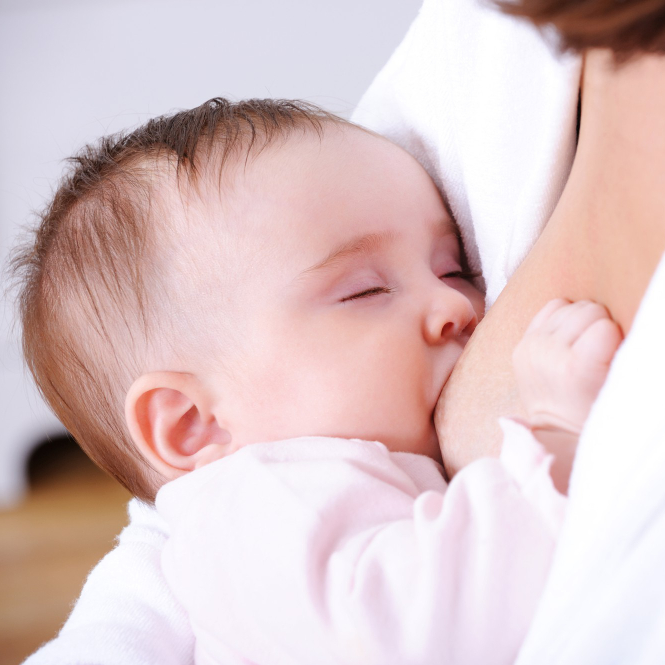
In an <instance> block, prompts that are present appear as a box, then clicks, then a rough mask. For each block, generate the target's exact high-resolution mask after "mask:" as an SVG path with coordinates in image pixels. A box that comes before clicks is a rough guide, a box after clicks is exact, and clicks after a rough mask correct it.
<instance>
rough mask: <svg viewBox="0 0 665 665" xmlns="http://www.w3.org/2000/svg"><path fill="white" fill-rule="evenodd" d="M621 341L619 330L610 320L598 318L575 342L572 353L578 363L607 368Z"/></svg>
mask: <svg viewBox="0 0 665 665" xmlns="http://www.w3.org/2000/svg"><path fill="white" fill-rule="evenodd" d="M622 339H623V337H622V335H621V330H620V328H619V326H618V325H617V324H616V323H615V322H614V321H612V319H610V318H607V317H604V318H599V319H597V320H596V321H595V322H593V323H592V324H591V325H590V326H588V327H587V328H586V329H585V330H584V331H583V332H582V334H581V335H580V336H579V337H578V338H577V339H576V340H575V342H574V344H573V352H574V354H575V357H576V359H577V361H578V362H579V363H582V364H586V365H595V366H609V364H610V363H611V362H612V358H614V354H615V353H616V351H617V349H618V348H619V345H620V344H621V340H622Z"/></svg>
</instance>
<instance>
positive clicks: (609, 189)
mask: <svg viewBox="0 0 665 665" xmlns="http://www.w3.org/2000/svg"><path fill="white" fill-rule="evenodd" d="M582 108H583V112H582V121H581V128H580V138H579V144H578V150H577V154H576V156H575V162H574V165H573V169H572V171H571V174H570V178H569V180H568V183H567V185H566V188H565V190H564V193H563V195H562V197H561V199H560V201H559V204H558V205H557V207H556V209H555V211H554V214H553V215H552V217H551V219H550V221H549V223H548V225H547V227H546V228H545V231H544V232H543V234H542V235H541V237H540V238H539V240H538V242H537V243H536V244H535V245H534V247H533V249H532V250H531V253H530V254H529V255H528V257H527V258H526V259H525V261H524V262H523V263H522V265H521V266H520V268H519V269H518V270H517V271H516V272H515V274H514V276H513V277H512V278H511V280H510V282H509V284H508V286H507V287H506V288H505V290H504V291H503V292H502V294H501V296H500V297H499V298H498V299H497V301H496V303H495V305H494V306H493V307H492V308H491V310H490V311H489V312H488V313H487V315H486V317H485V319H484V321H483V322H482V324H481V325H480V326H479V327H478V329H477V331H476V333H475V334H474V337H473V338H472V340H471V341H470V342H469V344H468V346H467V348H466V350H465V352H464V355H463V356H462V359H461V360H460V362H459V363H458V365H457V367H456V369H455V372H454V373H453V376H452V377H451V379H450V380H449V382H448V384H447V386H446V388H445V390H444V393H443V394H442V399H441V401H440V402H439V408H438V409H437V413H436V422H437V429H438V432H439V438H440V440H441V441H442V449H443V456H444V461H445V465H446V469H447V471H448V473H449V474H450V475H453V474H454V473H455V472H456V471H458V470H459V469H460V468H461V467H463V466H464V465H466V464H468V463H469V462H471V461H473V460H474V459H476V458H478V457H481V456H484V455H496V454H498V451H499V447H500V441H501V439H500V432H499V430H498V425H497V418H498V416H502V415H520V414H521V407H520V404H519V401H518V398H517V392H516V389H515V379H514V376H513V371H512V363H511V357H512V351H513V349H514V347H515V344H516V343H517V341H518V340H519V339H520V337H521V335H522V333H523V331H524V330H525V328H526V326H527V324H528V322H529V320H530V319H531V317H532V316H533V315H534V314H535V313H536V312H537V311H538V310H539V309H540V307H542V305H544V304H545V302H547V301H548V300H549V299H551V298H553V297H565V298H569V299H571V300H576V299H580V298H590V299H593V300H597V301H599V302H601V303H603V304H605V305H606V306H607V307H608V308H609V310H610V311H611V313H612V315H613V316H614V318H615V319H616V320H617V321H618V322H619V324H620V325H621V327H622V328H623V330H624V332H626V333H627V332H628V331H629V329H630V325H631V323H632V320H633V317H634V315H635V312H636V310H637V307H638V305H639V302H640V299H641V297H642V295H643V294H644V291H645V289H646V287H647V285H648V283H649V280H650V278H651V275H652V274H653V272H654V270H655V268H656V266H657V264H658V261H659V260H660V257H661V255H662V254H663V251H664V250H665V219H664V217H665V57H662V56H651V55H649V56H647V55H641V56H639V57H635V58H633V59H632V60H630V61H629V62H628V63H626V64H624V65H621V66H616V65H615V63H614V60H613V57H612V54H611V53H610V52H609V51H606V50H593V51H589V52H588V53H587V55H586V57H585V68H584V77H583V83H582Z"/></svg>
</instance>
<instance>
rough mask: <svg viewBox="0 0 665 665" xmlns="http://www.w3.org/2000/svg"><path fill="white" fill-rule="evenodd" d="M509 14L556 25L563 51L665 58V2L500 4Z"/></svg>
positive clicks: (527, 0)
mask: <svg viewBox="0 0 665 665" xmlns="http://www.w3.org/2000/svg"><path fill="white" fill-rule="evenodd" d="M497 4H498V5H499V7H500V8H501V9H502V10H503V11H504V12H505V13H507V14H511V15H513V16H521V17H524V18H527V19H529V20H531V21H532V22H533V23H535V24H536V25H538V26H545V25H552V26H554V27H555V28H556V29H557V30H558V32H559V34H560V36H561V46H562V48H564V49H566V50H568V49H572V50H575V51H583V50H585V49H588V48H609V49H612V51H614V53H615V55H616V57H617V59H618V60H625V59H627V58H628V57H630V56H631V55H634V54H636V53H638V52H642V53H661V54H665V0H623V1H621V0H516V1H510V0H505V1H504V0H499V1H498V2H497Z"/></svg>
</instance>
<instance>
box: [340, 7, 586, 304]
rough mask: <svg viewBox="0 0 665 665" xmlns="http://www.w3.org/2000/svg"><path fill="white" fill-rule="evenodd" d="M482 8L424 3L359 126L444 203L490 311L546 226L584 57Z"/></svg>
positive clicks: (364, 103) (567, 147) (567, 162)
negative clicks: (401, 151) (397, 153)
mask: <svg viewBox="0 0 665 665" xmlns="http://www.w3.org/2000/svg"><path fill="white" fill-rule="evenodd" d="M489 7H490V3H489V2H487V0H425V2H424V4H423V7H422V9H421V11H420V14H419V15H418V17H417V19H416V21H415V22H414V24H413V26H412V27H411V29H410V31H409V33H408V34H407V36H406V38H405V39H404V41H403V42H402V44H401V45H400V46H399V47H398V49H397V51H396V52H395V54H394V55H393V57H392V58H391V60H390V61H389V62H388V64H387V65H386V66H385V68H384V69H383V71H382V72H381V73H380V74H379V75H378V76H377V78H376V79H375V81H374V82H373V84H372V86H371V87H370V89H369V90H368V92H367V93H366V94H365V96H364V97H363V99H362V100H361V101H360V104H359V105H358V108H357V109H356V111H355V113H354V116H353V120H355V121H356V122H358V123H360V124H362V125H366V126H367V127H370V128H371V129H373V130H375V131H377V132H378V133H380V134H384V135H385V136H387V137H388V138H390V139H391V140H393V141H394V142H395V143H397V144H399V145H401V146H402V147H404V148H405V149H406V150H408V151H409V152H411V154H413V155H414V156H415V157H416V158H417V159H418V160H419V161H420V162H421V163H422V164H423V165H424V166H425V167H426V168H427V170H428V171H429V173H430V175H431V176H432V177H433V178H434V180H435V181H436V182H437V184H439V186H440V187H441V189H442V191H443V192H444V193H445V196H446V197H447V199H448V202H449V204H450V208H451V210H452V213H453V215H454V217H455V219H456V220H457V223H458V224H459V226H460V229H461V231H462V237H463V239H464V244H465V247H466V249H467V254H468V257H469V261H470V263H471V265H472V267H474V268H476V269H477V268H479V267H482V273H483V277H484V278H485V281H486V285H487V304H488V305H491V304H492V303H493V302H494V300H495V299H496V297H497V296H498V294H499V292H500V291H501V289H503V287H504V286H505V285H506V281H507V279H508V278H509V277H510V275H512V273H513V272H514V271H515V269H516V268H517V266H518V265H519V264H520V262H521V261H522V259H523V258H524V257H525V256H526V254H527V253H528V251H529V249H531V246H532V245H533V243H534V242H535V240H536V238H537V237H538V235H539V234H540V232H541V230H542V228H543V226H544V225H545V223H546V222H547V220H548V219H549V217H550V215H551V213H552V211H553V209H554V206H555V205H556V202H557V201H558V199H559V196H560V195H561V192H562V190H563V186H564V185H565V182H566V179H567V177H568V173H569V171H570V166H571V163H572V158H573V155H574V150H575V132H576V122H577V100H578V90H579V80H580V61H579V58H577V57H574V56H566V57H560V56H557V54H556V51H555V50H554V49H553V48H551V47H550V46H549V45H548V44H547V43H546V42H545V41H544V40H543V37H542V35H541V33H539V32H538V31H537V30H535V29H534V28H533V27H531V25H530V24H527V23H523V22H518V21H516V20H515V19H512V18H509V17H506V16H504V15H503V14H501V13H499V12H498V11H495V10H493V9H491V8H489Z"/></svg>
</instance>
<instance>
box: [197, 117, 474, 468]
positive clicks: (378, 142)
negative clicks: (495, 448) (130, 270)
mask: <svg viewBox="0 0 665 665" xmlns="http://www.w3.org/2000/svg"><path fill="white" fill-rule="evenodd" d="M228 196H229V197H230V198H228V197H227V200H226V202H225V204H223V205H220V206H219V207H218V208H216V210H215V211H208V213H207V216H208V217H209V219H214V218H215V216H216V215H221V216H223V218H224V219H223V222H222V223H221V224H219V226H220V231H219V233H226V234H228V233H230V234H232V236H233V240H232V241H231V242H230V241H229V240H220V242H219V246H220V247H224V248H225V250H224V251H222V252H221V253H220V255H222V254H223V255H224V258H223V259H222V258H220V259H219V263H223V264H225V265H220V267H219V269H220V271H223V270H228V269H229V265H228V264H229V262H230V263H232V264H233V266H236V267H235V268H234V271H235V273H236V275H237V284H236V285H235V287H234V288H235V296H234V297H233V298H232V300H234V301H235V305H234V307H235V309H236V310H237V312H238V313H237V314H236V315H235V316H234V317H233V321H234V325H235V327H236V333H237V337H238V339H239V340H240V344H239V346H238V350H237V352H236V351H234V353H233V355H232V357H231V358H230V359H227V360H226V361H225V362H226V366H227V370H226V371H225V372H224V378H222V376H221V373H220V374H215V373H214V372H213V373H211V375H210V376H209V377H208V380H209V381H210V383H211V385H217V386H218V387H219V404H220V412H221V413H223V414H224V420H225V422H224V423H223V424H224V425H225V426H228V429H229V430H230V431H231V432H232V436H233V438H234V441H235V444H236V445H237V446H241V445H246V444H249V443H256V442H260V441H270V440H276V439H283V438H290V437H297V436H304V435H323V436H336V437H347V438H361V439H368V440H377V441H381V442H383V443H384V444H386V445H387V446H388V448H389V449H391V450H394V451H398V450H399V451H409V452H416V453H421V454H426V455H429V456H431V457H433V458H434V459H437V460H440V453H439V446H438V441H437V438H436V434H435V430H434V425H433V421H432V414H433V411H434V407H435V405H436V403H437V400H438V397H439V394H440V392H441V389H442V387H443V385H444V383H445V382H446V381H447V379H448V377H449V376H450V373H451V371H452V369H453V366H454V365H455V363H456V361H457V359H458V358H459V356H460V354H461V352H462V349H463V347H464V345H465V344H466V342H467V340H468V338H469V335H470V334H471V332H472V331H473V329H474V327H475V325H476V323H477V321H478V319H479V318H480V317H481V315H482V311H483V295H482V294H481V293H480V292H479V291H478V290H477V289H476V288H475V287H474V286H473V285H472V284H471V282H470V281H469V280H468V279H467V276H466V275H465V274H464V273H463V265H462V263H463V262H462V260H461V256H460V247H459V241H458V237H457V235H456V229H455V226H454V224H453V222H452V220H451V219H450V216H449V215H448V213H447V212H446V209H445V207H444V205H443V203H442V201H441V198H440V196H439V193H438V192H437V190H436V187H435V185H434V184H433V182H432V181H431V179H430V178H429V176H428V175H427V173H426V172H425V171H424V170H423V168H422V167H421V166H420V165H419V164H418V163H417V162H416V161H415V160H414V159H413V158H412V157H411V156H410V155H408V154H407V153H406V152H404V151H402V150H401V149H400V148H398V147H396V146H394V145H393V144H391V143H389V142H388V141H386V140H383V139H380V138H378V137H375V136H372V135H369V134H367V133H365V132H362V131H360V130H357V129H354V128H343V129H342V128H338V127H332V128H330V127H328V128H326V130H325V133H324V136H323V138H322V139H319V137H317V136H316V135H313V136H305V137H295V138H291V139H289V140H288V141H287V142H286V143H285V144H284V145H278V146H274V147H270V148H268V149H266V150H265V151H264V152H263V153H262V154H261V155H260V156H259V157H257V158H256V159H253V160H250V162H249V163H248V166H247V168H246V169H245V171H244V172H243V171H242V169H239V170H238V173H237V175H236V179H235V181H234V184H233V188H232V192H231V193H230V194H229V195H228ZM221 227H223V231H222V228H221ZM212 244H213V245H214V243H212ZM229 248H232V250H231V249H229ZM236 263H237V265H236ZM227 282H228V280H226V282H225V284H226V286H225V288H229V287H228V284H227Z"/></svg>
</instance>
